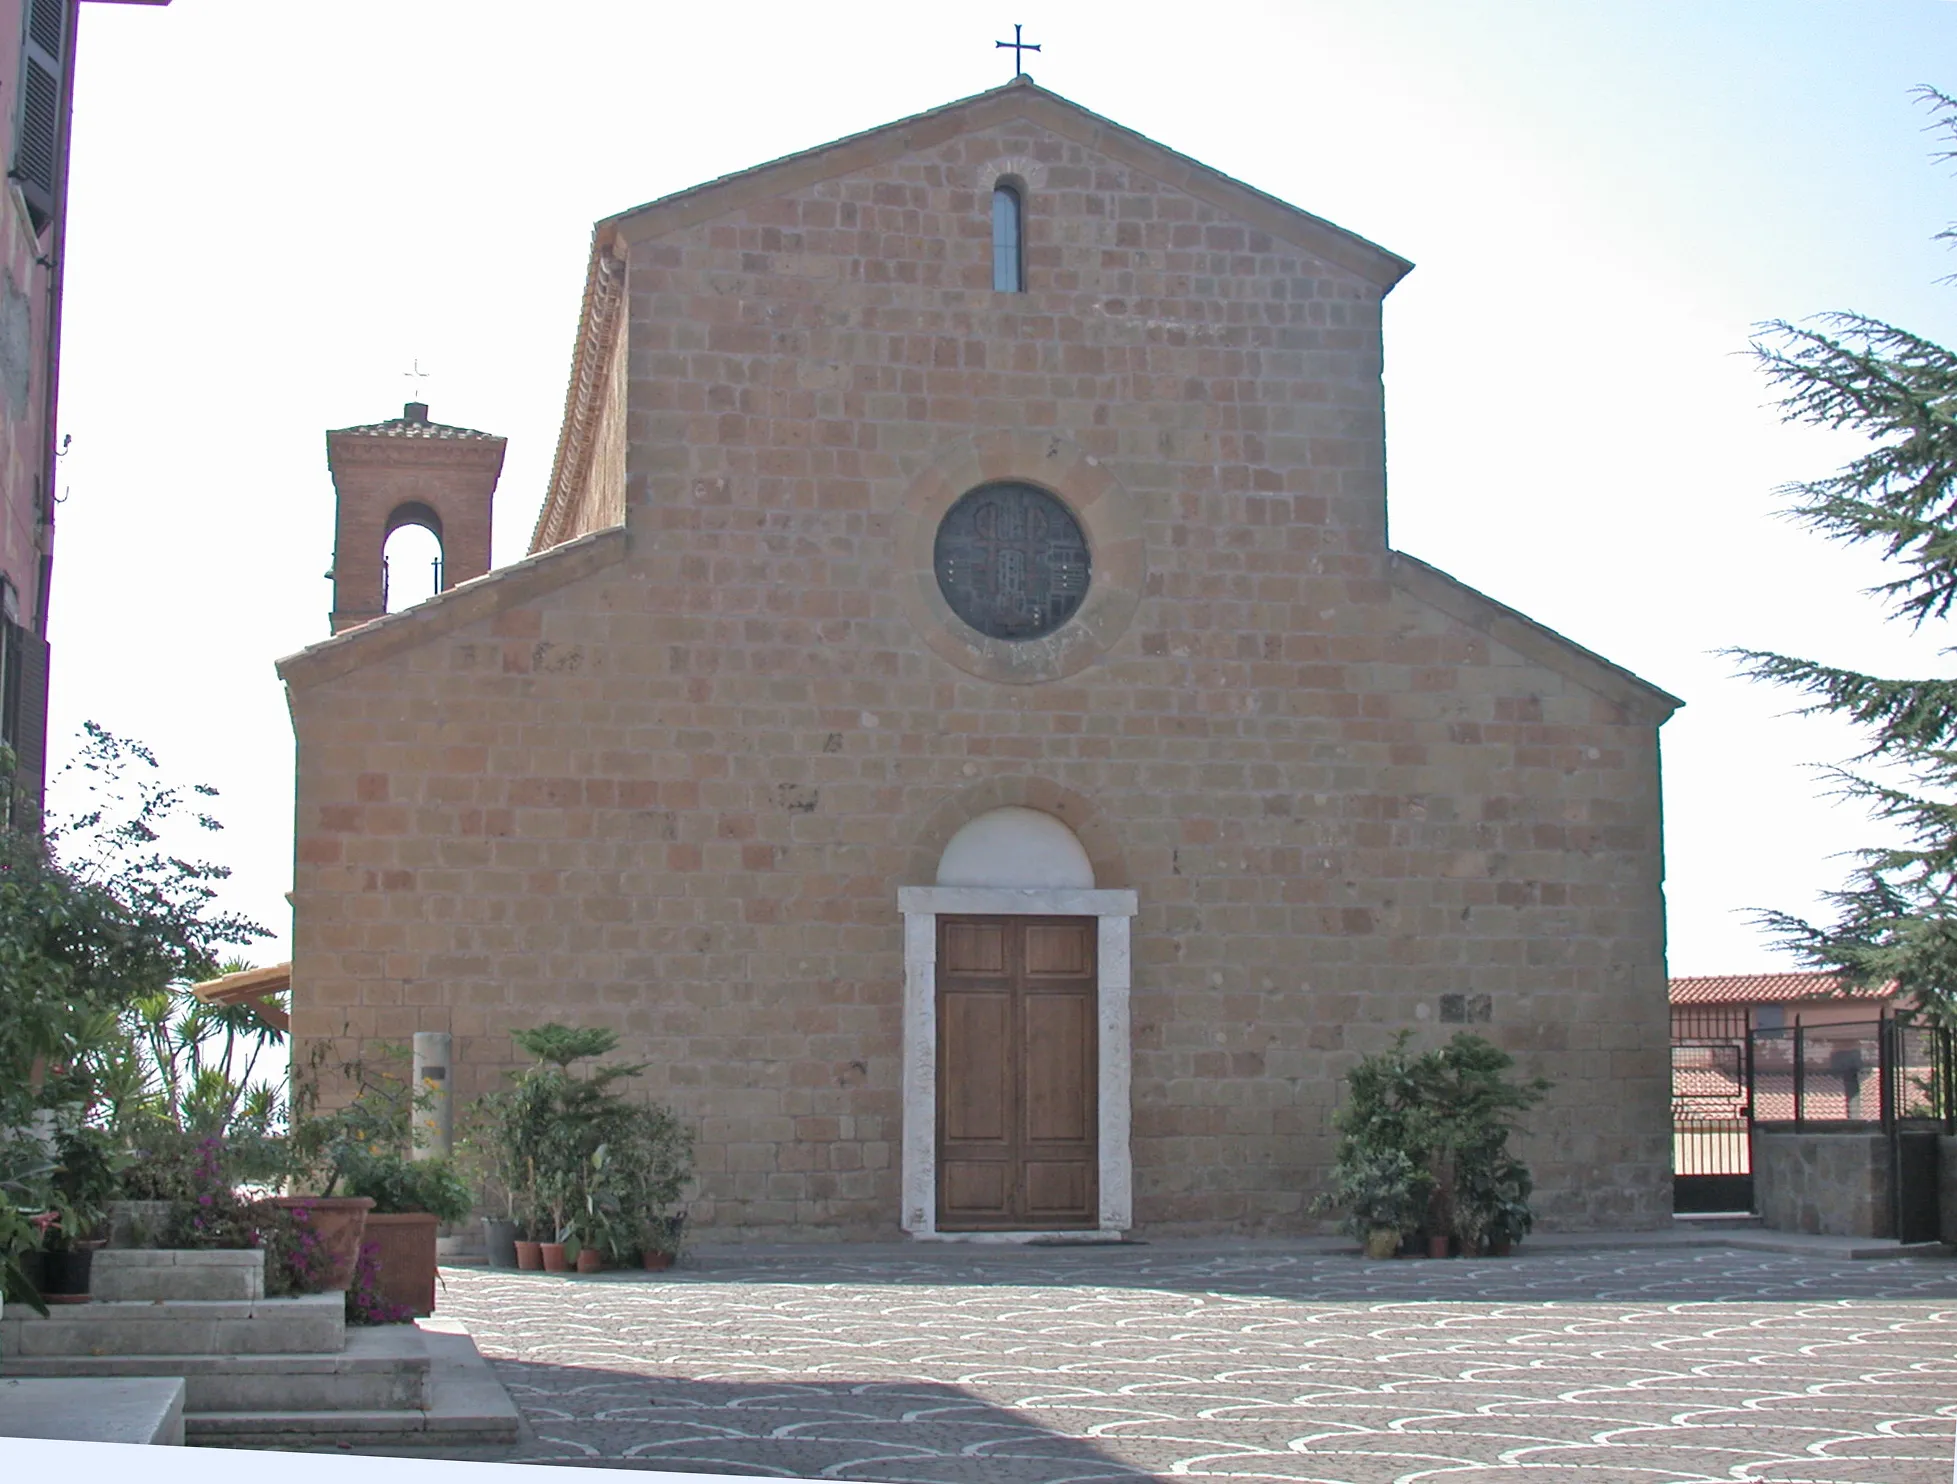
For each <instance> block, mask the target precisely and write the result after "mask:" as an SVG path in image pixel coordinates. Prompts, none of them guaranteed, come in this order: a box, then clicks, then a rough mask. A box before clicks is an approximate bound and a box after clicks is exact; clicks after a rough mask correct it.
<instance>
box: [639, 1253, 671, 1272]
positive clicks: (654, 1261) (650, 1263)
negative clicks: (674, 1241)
mask: <svg viewBox="0 0 1957 1484" xmlns="http://www.w3.org/2000/svg"><path fill="white" fill-rule="evenodd" d="M639 1260H640V1261H641V1262H643V1263H644V1264H645V1269H646V1271H647V1272H648V1273H663V1272H665V1271H666V1269H668V1268H670V1267H671V1266H672V1265H673V1254H672V1253H670V1252H653V1251H650V1250H648V1251H645V1252H641V1253H640V1254H639Z"/></svg>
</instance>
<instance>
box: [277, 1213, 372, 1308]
mask: <svg viewBox="0 0 1957 1484" xmlns="http://www.w3.org/2000/svg"><path fill="white" fill-rule="evenodd" d="M272 1204H273V1205H275V1206H283V1207H285V1209H286V1210H288V1211H291V1212H293V1213H294V1214H295V1215H300V1217H301V1219H302V1220H304V1221H307V1222H310V1223H311V1225H312V1229H313V1232H314V1234H315V1235H316V1236H318V1238H319V1244H320V1249H321V1252H322V1255H323V1262H324V1264H325V1272H324V1273H323V1274H322V1275H321V1277H320V1280H319V1287H320V1292H322V1293H330V1292H332V1291H333V1290H334V1289H336V1288H338V1289H345V1288H346V1286H347V1285H348V1284H350V1283H351V1282H353V1265H354V1263H355V1262H357V1261H358V1260H359V1258H360V1239H361V1238H362V1237H363V1236H364V1235H365V1234H366V1230H367V1213H368V1212H369V1211H371V1210H373V1209H374V1198H373V1197H372V1196H370V1195H334V1196H321V1195H282V1196H275V1197H274V1198H273V1201H272ZM301 1213H303V1214H301Z"/></svg>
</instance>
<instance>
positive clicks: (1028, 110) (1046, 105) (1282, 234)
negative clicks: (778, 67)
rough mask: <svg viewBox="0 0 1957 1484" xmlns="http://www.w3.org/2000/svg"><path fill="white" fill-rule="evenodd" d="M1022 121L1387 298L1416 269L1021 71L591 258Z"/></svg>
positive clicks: (607, 237) (824, 151) (659, 216)
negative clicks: (772, 189) (1191, 198)
mask: <svg viewBox="0 0 1957 1484" xmlns="http://www.w3.org/2000/svg"><path fill="white" fill-rule="evenodd" d="M1015 116H1017V117H1021V118H1025V119H1027V120H1029V121H1031V122H1034V123H1037V124H1040V125H1042V126H1043V127H1045V128H1047V129H1049V130H1051V131H1052V132H1054V133H1056V134H1059V135H1060V136H1062V137H1063V138H1066V139H1069V140H1071V141H1072V142H1074V143H1076V144H1080V145H1083V146H1085V147H1087V148H1090V149H1095V150H1098V151H1100V152H1102V153H1103V154H1106V155H1110V156H1113V157H1115V158H1118V159H1120V160H1121V161H1122V162H1123V163H1125V164H1128V165H1130V166H1132V167H1134V168H1135V169H1137V170H1139V171H1141V172H1143V173H1145V174H1148V175H1152V176H1154V177H1155V178H1157V179H1158V180H1162V181H1165V182H1167V183H1168V184H1170V185H1173V186H1176V187H1178V188H1180V189H1182V190H1185V191H1188V192H1190V193H1191V194H1192V195H1195V196H1198V197H1201V198H1203V199H1205V200H1207V201H1208V202H1209V203H1210V204H1211V205H1214V206H1216V207H1218V208H1219V209H1221V210H1224V211H1227V212H1230V213H1232V214H1234V215H1237V216H1238V217H1239V218H1240V219H1242V220H1246V221H1251V222H1254V223H1256V224H1257V225H1259V226H1260V227H1263V228H1264V229H1266V230H1269V231H1271V232H1272V233H1273V234H1274V235H1276V236H1278V237H1279V238H1281V239H1284V240H1288V241H1290V242H1292V243H1294V244H1296V245H1298V246H1300V247H1303V248H1304V249H1305V250H1306V251H1308V252H1310V253H1313V254H1314V255H1316V256H1318V257H1320V258H1322V259H1324V260H1325V261H1326V262H1329V263H1332V264H1335V265H1337V266H1338V267H1341V268H1344V269H1345V270H1347V271H1348V272H1350V273H1352V274H1354V275H1355V276H1357V277H1359V278H1361V279H1363V280H1365V281H1367V282H1369V283H1371V284H1373V285H1374V286H1375V287H1377V288H1378V289H1379V291H1380V292H1381V293H1382V294H1383V293H1385V292H1387V291H1388V290H1390V289H1391V288H1392V287H1393V285H1394V284H1396V283H1398V282H1399V281H1400V280H1401V279H1402V278H1404V277H1405V276H1406V275H1407V273H1408V272H1409V271H1411V269H1412V268H1413V264H1412V263H1411V262H1409V261H1408V260H1407V259H1405V258H1403V257H1401V256H1399V254H1397V253H1393V252H1389V251H1388V250H1387V249H1385V248H1383V247H1381V246H1380V245H1379V244H1378V243H1376V242H1372V241H1369V240H1368V239H1366V238H1364V237H1361V236H1360V235H1359V234H1358V233H1356V232H1351V231H1348V230H1347V229H1345V228H1344V227H1341V226H1338V225H1337V224H1336V223H1333V222H1329V221H1327V220H1325V219H1324V218H1323V217H1319V216H1314V215H1312V214H1311V213H1310V212H1308V211H1305V210H1303V209H1302V208H1300V207H1297V206H1293V205H1292V204H1291V203H1290V202H1289V201H1285V200H1281V199H1280V198H1278V197H1276V196H1272V195H1270V194H1268V193H1267V192H1264V191H1260V190H1258V189H1257V188H1256V187H1255V186H1251V185H1247V184H1245V183H1244V182H1243V181H1240V180H1238V179H1236V178H1235V177H1234V176H1231V175H1226V174H1225V173H1224V172H1223V171H1221V170H1218V169H1216V168H1215V167H1214V166H1211V165H1205V164H1204V163H1203V162H1202V161H1201V160H1197V159H1194V158H1192V157H1191V156H1189V155H1185V154H1179V153H1177V152H1176V151H1175V150H1172V149H1170V148H1169V147H1168V146H1167V145H1164V144H1158V143H1157V142H1156V141H1155V140H1153V139H1150V138H1149V137H1148V136H1147V135H1145V134H1140V133H1137V132H1136V131H1135V130H1133V129H1130V128H1128V127H1127V126H1125V125H1123V124H1118V123H1116V122H1115V121H1114V120H1113V119H1110V118H1106V117H1104V116H1103V115H1101V114H1098V113H1095V112H1094V111H1093V110H1092V109H1089V108H1084V107H1082V106H1081V105H1080V104H1078V103H1076V102H1074V101H1073V100H1072V99H1070V98H1064V97H1062V96H1061V95H1060V94H1058V93H1056V92H1054V91H1053V90H1052V89H1050V88H1044V87H1041V86H1040V85H1039V84H1038V83H1036V82H1034V81H1033V79H1032V77H1031V76H1029V75H1028V74H1026V73H1023V72H1022V73H1020V74H1019V75H1018V76H1016V77H1014V78H1013V79H1012V80H1011V81H1009V82H1004V83H1001V84H1000V85H999V86H997V87H995V88H988V89H986V90H985V91H984V92H982V93H973V94H971V95H970V96H969V97H964V98H957V99H954V100H953V101H951V102H949V103H944V104H940V105H939V106H938V107H936V108H931V109H926V110H925V111H924V112H922V113H915V114H911V115H910V116H908V117H906V118H900V119H894V120H892V121H891V122H890V123H887V124H879V125H877V126H876V127H874V128H870V129H865V130H863V131H861V132H860V133H856V134H848V135H845V136H843V137H842V138H840V139H834V140H831V141H830V142H829V143H827V144H819V145H816V146H815V147H814V148H812V149H805V150H798V151H796V152H795V153H793V154H788V155H783V156H781V157H780V158H778V159H774V160H770V161H768V162H766V163H765V164H760V165H753V166H750V167H748V168H747V169H745V170H737V171H734V172H733V173H732V174H729V175H722V176H719V177H717V178H715V179H713V180H708V181H702V182H701V183H700V184H698V185H694V186H688V187H687V188H686V189H684V190H680V191H675V192H673V193H672V194H671V195H667V196H661V197H659V198H657V199H656V200H652V201H647V202H645V203H643V204H641V205H638V206H633V207H629V208H627V209H626V210H624V211H621V212H618V213H616V214H614V215H612V216H608V217H605V218H604V219H602V220H601V221H599V223H598V224H597V229H596V232H595V234H594V236H595V239H596V240H595V241H594V243H593V248H594V257H596V256H598V255H600V254H602V253H604V252H606V251H609V250H610V249H611V247H612V245H613V244H614V243H615V242H618V241H620V240H624V241H633V240H638V239H641V238H647V237H656V236H659V235H660V234H661V233H663V232H666V231H669V230H673V229H675V228H677V227H680V226H682V225H686V224H689V223H692V222H697V221H699V220H701V219H702V218H703V217H706V216H712V215H717V214H718V213H719V212H721V211H728V210H734V209H736V208H737V207H738V206H739V205H740V204H742V203H744V202H745V201H746V200H749V199H752V198H753V197H754V196H755V195H757V194H760V193H761V192H764V191H765V190H766V189H767V187H768V186H769V185H771V184H773V185H778V186H779V188H780V189H782V190H796V189H802V188H805V187H806V186H807V185H809V184H812V183H814V182H816V181H820V180H827V179H830V178H833V177H834V176H838V175H843V174H847V173H849V172H851V171H855V170H861V169H865V168H869V167H871V166H874V165H876V164H879V163H881V162H882V161H884V160H885V159H890V158H895V157H897V156H899V155H902V154H906V153H909V152H911V151H912V150H917V149H925V148H929V147H930V146H932V145H934V144H938V143H941V142H943V141H944V140H947V139H950V138H954V137H956V136H957V135H959V134H961V133H965V132H967V131H968V130H970V129H976V128H981V127H984V126H985V124H987V123H989V122H993V121H995V120H996V119H998V118H1000V117H1015Z"/></svg>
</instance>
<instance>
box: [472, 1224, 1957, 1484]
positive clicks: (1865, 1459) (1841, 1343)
mask: <svg viewBox="0 0 1957 1484" xmlns="http://www.w3.org/2000/svg"><path fill="white" fill-rule="evenodd" d="M915 1252H916V1249H905V1248H896V1249H882V1250H878V1251H866V1252H864V1253H863V1254H862V1255H856V1254H854V1253H851V1254H846V1255H839V1254H838V1253H837V1251H836V1249H829V1250H828V1251H827V1252H826V1253H824V1254H816V1255H809V1256H803V1257H783V1256H779V1255H777V1256H773V1257H754V1258H748V1259H741V1258H739V1257H731V1256H727V1255H724V1254H722V1255H716V1256H713V1257H710V1258H707V1259H704V1260H703V1261H702V1263H701V1264H700V1265H698V1266H695V1267H693V1268H691V1269H682V1270H680V1271H678V1272H674V1273H669V1274H663V1275H656V1276H654V1275H647V1276H638V1275H624V1274H620V1275H607V1276H604V1277H598V1278H588V1279H566V1278H561V1277H544V1276H540V1275H531V1274H515V1273H486V1272H484V1271H482V1270H480V1269H475V1270H471V1269H448V1270H445V1272H444V1278H445V1280H446V1283H447V1288H446V1291H445V1294H444V1296H443V1299H442V1305H441V1309H442V1312H443V1313H444V1314H446V1315H449V1316H452V1317H455V1318H459V1319H462V1320H463V1321H465V1322H466V1323H467V1324H468V1326H469V1327H470V1329H471V1331H472V1332H473V1333H474V1334H475V1336H476V1340H477V1343H478V1344H479V1345H480V1346H481V1348H482V1350H483V1352H484V1353H485V1354H487V1355H489V1356H490V1357H491V1358H492V1359H493V1360H494V1362H495V1364H496V1368H497V1370H498V1372H499V1374H500V1375H501V1376H502V1378H503V1380H504V1382H505V1383H506V1384H507V1385H508V1387H509V1389H510V1392H511V1394H512V1395H513V1396H514V1397H515V1399H516V1401H517V1404H518V1406H520V1407H521V1408H522V1409H523V1412H524V1414H525V1417H526V1419H527V1421H528V1423H529V1425H530V1428H531V1429H533V1430H534V1433H535V1437H534V1439H533V1440H530V1441H527V1442H525V1443H524V1444H521V1445H519V1446H518V1447H516V1448H514V1449H512V1450H509V1451H508V1452H507V1453H503V1454H499V1455H498V1456H500V1457H505V1458H509V1459H511V1460H522V1461H531V1462H541V1461H558V1462H565V1463H584V1464H593V1463H595V1464H608V1465H612V1466H617V1467H634V1466H637V1467H642V1468H657V1469H673V1470H683V1471H708V1472H727V1473H743V1474H772V1475H788V1476H798V1477H804V1478H838V1479H866V1480H891V1481H916V1484H954V1481H966V1480H970V1481H974V1484H977V1481H1007V1484H1016V1481H1024V1484H1083V1481H1090V1480H1126V1479H1134V1478H1136V1477H1149V1476H1157V1477H1164V1478H1167V1477H1175V1476H1188V1477H1196V1478H1220V1479H1230V1480H1245V1481H1250V1480H1270V1479H1276V1480H1293V1481H1323V1484H1388V1481H1393V1484H1415V1481H1418V1484H1440V1481H1456V1480H1458V1481H1462V1484H1522V1481H1528V1484H1541V1481H1543V1480H1548V1479H1565V1478H1570V1479H1581V1480H1583V1481H1585V1484H1601V1481H1606V1480H1608V1481H1613V1484H1615V1481H1626V1484H1630V1481H1637V1484H1686V1481H1694V1484H1697V1481H1709V1480H1744V1481H1752V1484H1796V1481H1798V1484H1948V1481H1950V1480H1951V1477H1952V1432H1953V1427H1954V1426H1957V1262H1952V1261H1949V1260H1944V1259H1920V1260H1899V1261H1887V1262H1862V1263H1852V1262H1841V1261H1828V1260H1821V1259H1816V1258H1813V1257H1807V1256H1787V1255H1781V1254H1769V1253H1749V1252H1739V1251H1733V1250H1729V1249H1723V1248H1703V1247H1702V1248H1661V1249H1652V1248H1647V1249H1617V1250H1610V1251H1594V1250H1591V1251H1571V1250H1564V1251H1552V1250H1548V1249H1539V1250H1536V1251H1533V1252H1530V1251H1528V1250H1527V1249H1525V1251H1524V1253H1523V1254H1521V1255H1518V1256H1517V1257H1515V1258H1513V1259H1509V1260H1507V1261H1486V1262H1469V1261H1453V1262H1388V1263H1362V1262H1360V1261H1359V1260H1358V1259H1357V1258H1355V1257H1349V1256H1332V1255H1327V1254H1323V1253H1313V1252H1307V1251H1303V1250H1296V1249H1293V1250H1288V1251H1280V1250H1272V1249H1268V1248H1266V1249H1250V1248H1243V1249H1228V1250H1225V1249H1219V1248H1216V1247H1210V1248H1200V1249H1185V1250H1183V1251H1181V1252H1178V1251H1177V1249H1176V1248H1174V1247H1166V1246H1165V1247H1142V1246H1133V1247H1122V1248H1088V1249H1079V1250H1074V1251H1067V1250H1063V1249H1035V1250H1022V1251H999V1250H997V1249H972V1248H965V1249H957V1250H956V1251H954V1252H951V1253H944V1252H935V1253H931V1254H929V1255H928V1256H915V1255H913V1254H914V1253H915ZM476 1456H481V1455H476Z"/></svg>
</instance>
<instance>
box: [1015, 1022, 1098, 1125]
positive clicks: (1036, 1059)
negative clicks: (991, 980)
mask: <svg viewBox="0 0 1957 1484" xmlns="http://www.w3.org/2000/svg"><path fill="white" fill-rule="evenodd" d="M1024 1005H1025V1015H1026V1041H1025V1045H1026V1075H1025V1079H1024V1085H1025V1094H1024V1099H1023V1101H1024V1106H1025V1109H1026V1123H1025V1137H1026V1140H1027V1141H1028V1142H1033V1143H1037V1142H1041V1141H1044V1140H1050V1139H1063V1140H1073V1141H1076V1142H1078V1141H1081V1140H1084V1139H1087V1138H1089V1137H1091V1132H1090V1129H1089V1125H1088V1118H1089V1116H1090V1115H1091V1114H1092V1112H1093V1110H1094V1096H1093V1093H1092V1092H1091V1091H1090V1090H1089V1089H1088V1086H1087V1083H1088V1079H1089V1078H1090V1077H1091V1076H1092V1073H1093V1069H1092V1068H1091V1067H1089V1066H1088V1065H1087V1052H1088V1051H1089V1050H1090V1049H1091V1048H1092V1046H1093V1042H1094V1028H1093V1025H1092V1019H1093V1003H1092V1001H1090V1000H1089V999H1088V997H1087V995H1085V994H1029V995H1027V996H1026V997H1025V1000H1024Z"/></svg>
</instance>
